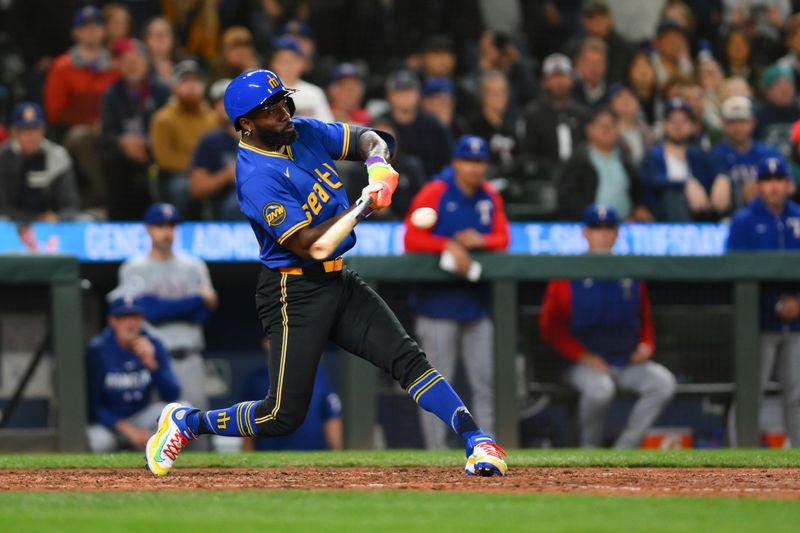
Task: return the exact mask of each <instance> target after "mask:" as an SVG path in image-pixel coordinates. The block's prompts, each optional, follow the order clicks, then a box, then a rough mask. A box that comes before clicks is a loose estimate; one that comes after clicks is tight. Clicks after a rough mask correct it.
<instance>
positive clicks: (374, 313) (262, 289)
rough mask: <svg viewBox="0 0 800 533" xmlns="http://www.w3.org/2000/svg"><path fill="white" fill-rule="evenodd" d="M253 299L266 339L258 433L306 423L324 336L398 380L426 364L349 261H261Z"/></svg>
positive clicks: (410, 376)
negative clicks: (292, 266)
mask: <svg viewBox="0 0 800 533" xmlns="http://www.w3.org/2000/svg"><path fill="white" fill-rule="evenodd" d="M256 306H257V308H258V317H259V319H260V320H261V324H262V326H263V328H264V332H265V333H266V334H267V335H268V337H269V340H270V353H269V382H270V386H269V392H268V394H267V397H266V398H265V399H264V400H262V401H260V402H259V403H258V405H257V406H256V411H255V413H256V415H255V416H256V432H257V433H258V434H259V435H264V436H267V435H270V436H277V435H286V434H289V433H291V432H293V431H294V430H295V429H297V428H298V427H299V426H300V424H302V423H303V420H304V419H305V416H306V411H307V410H308V405H309V402H310V401H311V394H312V392H313V387H314V378H315V375H316V371H317V365H318V364H319V360H320V357H321V355H322V352H323V349H324V347H325V343H326V342H327V341H328V339H330V340H332V341H333V342H335V343H336V344H337V345H339V347H341V348H343V349H344V350H347V351H348V352H350V353H352V354H355V355H356V356H358V357H361V358H363V359H366V360H367V361H369V362H370V363H372V364H373V365H375V366H377V367H379V368H382V369H383V370H385V371H386V372H388V373H389V374H391V375H392V377H393V378H394V379H395V380H397V381H399V382H400V384H401V385H402V386H403V388H406V387H407V386H408V385H410V384H411V383H412V382H413V381H414V380H415V379H417V378H418V377H419V376H421V375H422V374H423V373H424V372H425V371H427V370H428V369H429V368H431V366H430V364H429V363H428V360H427V359H426V358H425V354H424V353H423V352H422V350H421V349H420V347H419V345H417V343H416V342H415V341H414V340H413V339H411V337H409V336H408V334H407V333H406V331H405V329H404V328H403V326H402V325H401V324H400V322H399V321H398V320H397V317H395V315H394V313H393V312H392V310H391V309H389V306H388V305H386V302H384V301H383V300H382V299H381V297H380V296H378V294H377V293H375V291H373V290H372V289H371V288H370V287H369V286H368V285H367V284H366V283H364V281H363V280H362V279H361V278H360V277H359V276H358V274H356V273H355V272H353V271H352V270H349V269H347V268H345V269H344V270H342V271H339V272H329V273H319V274H316V275H314V274H311V275H309V274H306V273H304V274H303V275H294V274H287V273H281V272H276V271H273V270H270V269H267V268H262V271H261V276H260V278H259V281H258V289H257V291H256Z"/></svg>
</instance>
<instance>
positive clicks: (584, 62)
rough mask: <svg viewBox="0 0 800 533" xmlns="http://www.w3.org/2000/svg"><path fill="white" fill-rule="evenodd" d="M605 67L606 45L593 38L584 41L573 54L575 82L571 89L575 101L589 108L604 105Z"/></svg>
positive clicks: (606, 57)
mask: <svg viewBox="0 0 800 533" xmlns="http://www.w3.org/2000/svg"><path fill="white" fill-rule="evenodd" d="M607 65H608V48H607V47H606V43H605V42H603V41H601V40H600V39H597V38H595V37H587V38H586V39H584V40H583V42H582V43H581V45H580V47H579V48H578V51H577V52H576V54H575V74H576V80H575V85H574V87H573V89H572V95H573V97H574V98H575V101H577V102H578V103H579V104H582V105H584V106H586V107H589V108H592V107H595V108H596V107H600V106H603V105H605V104H606V96H607V94H606V93H607V92H608V85H606V73H607V70H608V68H607Z"/></svg>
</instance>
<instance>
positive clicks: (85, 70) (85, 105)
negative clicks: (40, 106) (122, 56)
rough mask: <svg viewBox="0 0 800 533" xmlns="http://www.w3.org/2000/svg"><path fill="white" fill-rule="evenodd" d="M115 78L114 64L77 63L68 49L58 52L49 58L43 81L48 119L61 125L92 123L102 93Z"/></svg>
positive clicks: (98, 108)
mask: <svg viewBox="0 0 800 533" xmlns="http://www.w3.org/2000/svg"><path fill="white" fill-rule="evenodd" d="M118 79H119V72H118V71H117V69H116V68H110V69H106V70H99V69H98V70H95V69H92V68H89V67H79V66H77V65H75V63H74V62H73V60H72V51H68V52H66V53H64V54H61V55H60V56H58V57H57V58H56V59H55V60H54V61H53V64H52V65H51V67H50V71H49V72H48V74H47V80H46V81H45V84H44V108H45V111H46V113H47V120H48V122H50V124H53V125H56V126H65V127H71V126H76V125H78V124H86V125H93V124H96V123H97V122H98V121H99V120H100V103H101V100H102V98H103V94H104V93H105V92H106V89H108V87H109V86H110V85H111V84H112V83H114V82H115V81H117V80H118Z"/></svg>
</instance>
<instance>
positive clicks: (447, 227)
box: [405, 166, 509, 321]
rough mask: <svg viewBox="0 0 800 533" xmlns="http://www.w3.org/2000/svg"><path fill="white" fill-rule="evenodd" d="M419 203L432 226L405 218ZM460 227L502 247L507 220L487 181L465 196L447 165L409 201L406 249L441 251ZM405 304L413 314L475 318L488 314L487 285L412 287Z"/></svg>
mask: <svg viewBox="0 0 800 533" xmlns="http://www.w3.org/2000/svg"><path fill="white" fill-rule="evenodd" d="M420 207H430V208H432V209H434V210H435V211H436V212H437V213H438V217H437V220H436V224H435V225H434V226H433V227H432V228H429V229H420V228H417V227H415V226H414V225H413V224H412V223H411V213H413V212H414V211H416V210H417V209H419V208H420ZM466 229H474V230H475V231H477V232H478V233H481V234H482V235H483V239H484V249H485V250H496V251H499V250H505V249H506V248H507V247H508V243H509V227H508V219H507V218H506V214H505V209H504V207H503V200H502V199H501V198H500V195H499V194H497V192H496V191H495V190H494V189H493V188H492V186H491V185H490V184H489V183H487V182H484V183H482V184H481V186H480V187H479V188H478V190H477V191H475V194H473V195H472V196H469V195H467V194H466V193H464V191H462V190H461V189H460V188H459V187H458V185H457V184H456V178H455V171H454V170H453V167H452V166H448V167H445V169H444V170H443V171H442V173H441V174H439V175H438V176H436V178H434V180H433V181H431V182H429V183H428V184H427V185H425V187H423V188H422V189H421V190H420V191H419V193H417V195H416V196H415V197H414V200H413V202H412V203H411V208H410V209H409V214H408V215H407V216H406V235H405V246H406V251H409V252H435V253H441V252H442V250H443V249H444V247H445V245H446V243H447V241H449V240H450V239H451V238H452V237H453V236H454V235H455V234H456V233H458V232H460V231H463V230H466ZM411 303H412V306H413V307H414V310H415V311H416V312H417V313H419V314H421V315H424V316H427V317H431V318H445V319H451V320H460V321H469V320H478V319H481V318H484V317H486V316H488V314H489V288H488V287H487V286H485V285H478V286H476V285H473V284H469V285H461V286H459V285H455V286H446V287H437V288H427V289H426V290H425V291H415V292H414V294H413V295H412V302H411Z"/></svg>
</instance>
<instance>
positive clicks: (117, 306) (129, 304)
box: [108, 296, 144, 316]
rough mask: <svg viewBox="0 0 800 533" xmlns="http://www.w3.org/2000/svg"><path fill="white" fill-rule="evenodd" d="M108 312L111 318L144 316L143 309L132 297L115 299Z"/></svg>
mask: <svg viewBox="0 0 800 533" xmlns="http://www.w3.org/2000/svg"><path fill="white" fill-rule="evenodd" d="M108 312H109V314H110V315H111V316H128V315H144V309H142V308H141V307H140V306H139V305H138V304H137V303H136V300H134V298H133V296H124V297H122V298H117V299H115V300H114V301H113V302H111V306H110V307H109V311H108Z"/></svg>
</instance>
